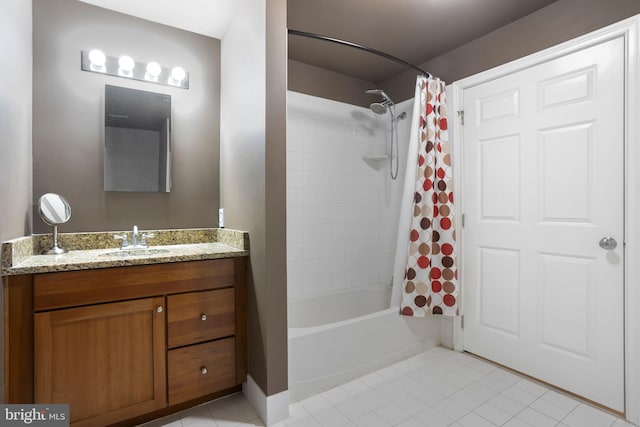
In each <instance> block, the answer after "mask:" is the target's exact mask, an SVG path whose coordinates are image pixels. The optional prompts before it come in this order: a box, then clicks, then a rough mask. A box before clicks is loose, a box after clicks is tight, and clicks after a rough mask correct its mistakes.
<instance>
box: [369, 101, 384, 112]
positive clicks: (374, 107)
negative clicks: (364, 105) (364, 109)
mask: <svg viewBox="0 0 640 427" xmlns="http://www.w3.org/2000/svg"><path fill="white" fill-rule="evenodd" d="M369 108H371V111H373V112H374V113H376V114H386V112H387V110H388V108H387V106H386V105H385V104H384V103H382V102H374V103H373V104H371V105H370V106H369Z"/></svg>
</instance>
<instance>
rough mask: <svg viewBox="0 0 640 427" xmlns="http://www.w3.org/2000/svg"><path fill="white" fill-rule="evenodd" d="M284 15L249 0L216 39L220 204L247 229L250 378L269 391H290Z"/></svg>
mask: <svg viewBox="0 0 640 427" xmlns="http://www.w3.org/2000/svg"><path fill="white" fill-rule="evenodd" d="M285 18H286V4H285V3H284V0H273V1H272V0H269V5H268V6H267V4H266V0H249V1H247V4H246V5H245V8H244V9H243V10H242V11H241V12H240V13H239V14H238V15H237V16H236V18H235V19H234V21H233V22H232V23H231V26H230V27H229V29H228V30H227V32H226V33H225V35H224V37H223V39H222V72H221V75H222V92H221V107H222V108H221V138H220V145H221V149H220V154H221V169H220V196H221V203H220V205H221V206H222V207H224V209H225V218H226V226H227V227H231V228H239V229H243V230H248V231H249V236H250V241H251V242H250V244H251V254H250V273H249V281H250V284H249V292H248V307H249V310H248V311H249V318H248V328H249V331H248V332H249V340H248V341H249V375H251V377H252V378H253V379H254V381H255V382H256V383H257V384H258V385H259V386H260V388H262V390H263V392H264V393H265V394H266V395H268V396H270V395H273V394H276V393H279V392H281V391H283V390H286V389H287V388H288V385H287V318H286V313H287V291H286V200H285V197H286V187H285V179H286V129H285V126H286V122H285V111H286V110H285V108H286V103H285V99H286V83H285V82H286V46H285V43H286V25H285ZM266 52H269V55H266Z"/></svg>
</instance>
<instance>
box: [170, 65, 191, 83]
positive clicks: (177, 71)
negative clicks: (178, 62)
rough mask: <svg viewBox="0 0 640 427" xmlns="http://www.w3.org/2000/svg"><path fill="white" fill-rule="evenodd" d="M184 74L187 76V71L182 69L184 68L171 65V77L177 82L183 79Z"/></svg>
mask: <svg viewBox="0 0 640 427" xmlns="http://www.w3.org/2000/svg"><path fill="white" fill-rule="evenodd" d="M186 76H187V73H186V72H185V71H184V68H182V67H173V69H172V70H171V78H172V79H173V80H175V81H176V82H178V84H179V83H180V82H181V81H182V80H184V78H185V77H186Z"/></svg>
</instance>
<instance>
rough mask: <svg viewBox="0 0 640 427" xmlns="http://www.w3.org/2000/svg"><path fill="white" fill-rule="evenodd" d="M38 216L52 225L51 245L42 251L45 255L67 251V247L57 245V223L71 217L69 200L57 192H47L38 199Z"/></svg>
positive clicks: (61, 222) (62, 222)
mask: <svg viewBox="0 0 640 427" xmlns="http://www.w3.org/2000/svg"><path fill="white" fill-rule="evenodd" d="M38 210H39V211H40V218H42V220H43V221H44V222H45V223H47V224H49V225H52V226H53V247H52V248H51V249H49V250H46V251H44V252H43V254H46V255H58V254H64V253H67V252H68V251H67V249H65V248H62V247H60V246H58V225H60V224H64V223H65V222H67V221H69V218H71V206H69V202H67V200H66V199H65V198H64V197H62V196H61V195H59V194H55V193H47V194H43V195H42V196H40V199H39V200H38Z"/></svg>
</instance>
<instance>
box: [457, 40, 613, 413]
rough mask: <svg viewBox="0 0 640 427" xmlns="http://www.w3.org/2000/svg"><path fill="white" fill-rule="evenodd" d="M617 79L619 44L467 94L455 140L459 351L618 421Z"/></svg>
mask: <svg viewBox="0 0 640 427" xmlns="http://www.w3.org/2000/svg"><path fill="white" fill-rule="evenodd" d="M623 70H624V40H623V39H622V38H619V39H614V40H610V41H607V42H604V43H602V44H599V45H596V46H593V47H590V48H586V49H584V50H581V51H578V52H576V53H573V54H570V55H567V56H565V57H562V58H560V59H556V60H552V61H549V62H545V63H542V64H540V65H537V66H534V67H531V68H527V69H525V70H523V71H519V72H516V73H513V74H510V75H506V76H504V77H501V78H498V79H496V80H493V81H490V82H487V83H484V84H481V85H478V86H475V87H471V88H469V89H466V90H465V91H464V113H465V123H464V127H463V130H464V137H463V138H464V142H463V143H464V147H463V149H464V160H463V168H464V169H463V175H464V187H463V191H464V193H463V197H464V207H463V209H464V213H465V225H464V231H463V236H464V238H463V241H464V248H463V263H464V264H463V274H464V296H463V297H464V299H463V304H464V315H465V318H464V347H465V350H467V351H469V352H472V353H475V354H478V355H480V356H483V357H486V358H488V359H491V360H493V361H495V362H498V363H500V364H503V365H505V366H508V367H510V368H513V369H515V370H517V371H521V372H523V373H526V374H528V375H530V376H533V377H535V378H538V379H540V380H543V381H546V382H548V383H550V384H553V385H555V386H557V387H560V388H562V389H565V390H568V391H571V392H573V393H575V394H578V395H580V396H583V397H585V398H587V399H589V400H592V401H594V402H597V403H600V404H602V405H605V406H607V407H609V408H612V409H614V410H617V411H620V412H624V367H623V355H624V350H623V346H624V337H623V333H624V331H623V322H624V317H623V316H624V313H623V285H624V284H623V236H624V234H623V233H624V230H623V206H624V205H623V204H624V193H623V191H624V188H623V179H624V178H623V173H624V170H623V147H624V145H623V138H624V131H623V129H624V128H623V124H624V123H623V118H624V114H623V113H624V83H623ZM603 237H611V238H612V239H615V240H616V241H617V247H616V248H615V249H603V248H601V247H600V245H599V241H600V240H601V239H602V238H603Z"/></svg>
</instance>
